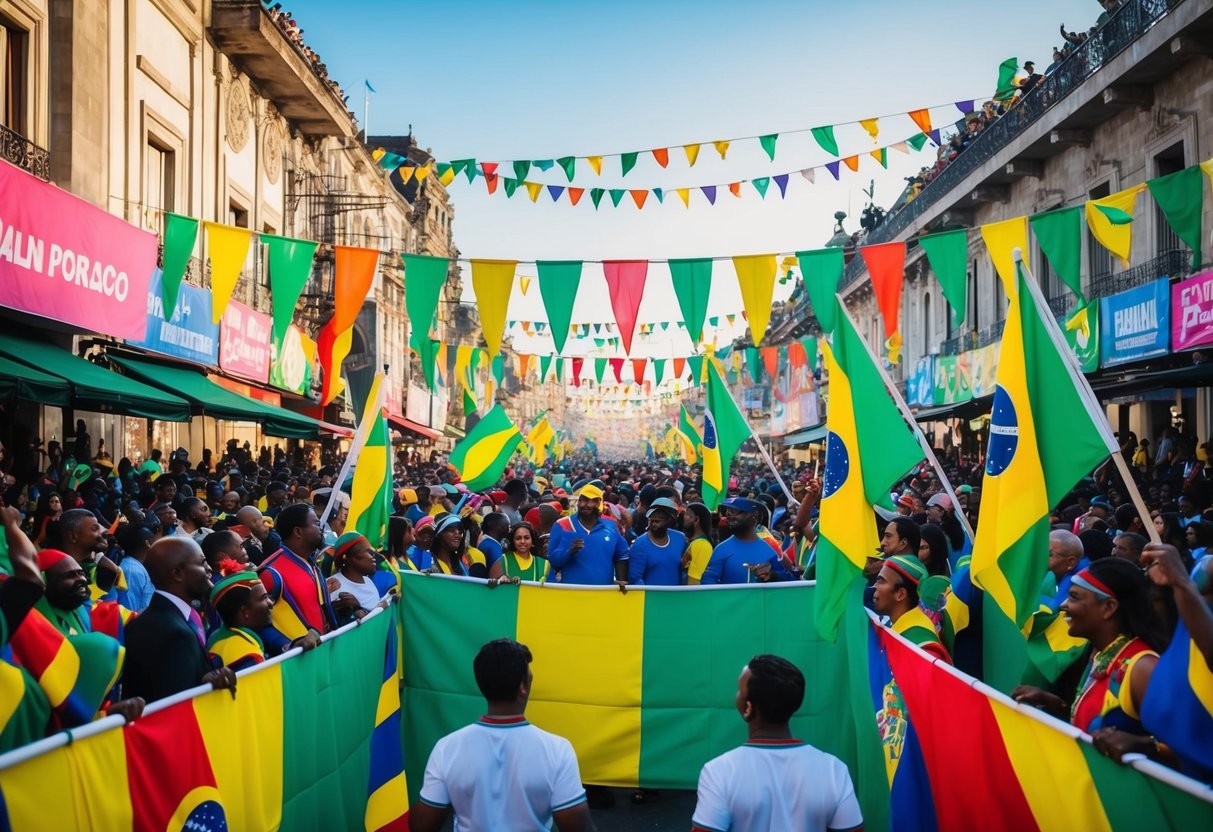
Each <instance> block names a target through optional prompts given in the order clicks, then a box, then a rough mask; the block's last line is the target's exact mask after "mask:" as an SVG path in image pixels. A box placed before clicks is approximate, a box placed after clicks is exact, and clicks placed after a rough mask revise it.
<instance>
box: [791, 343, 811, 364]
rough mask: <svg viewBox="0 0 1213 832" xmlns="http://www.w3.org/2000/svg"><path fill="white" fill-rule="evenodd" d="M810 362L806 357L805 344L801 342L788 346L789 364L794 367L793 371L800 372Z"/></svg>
mask: <svg viewBox="0 0 1213 832" xmlns="http://www.w3.org/2000/svg"><path fill="white" fill-rule="evenodd" d="M807 362H808V358H807V357H806V356H805V352H804V344H802V343H800V342H799V341H793V342H792V343H790V344H788V363H789V364H791V365H792V369H794V370H799V369H800V368H801V367H803V366H804V365H805V364H806V363H807Z"/></svg>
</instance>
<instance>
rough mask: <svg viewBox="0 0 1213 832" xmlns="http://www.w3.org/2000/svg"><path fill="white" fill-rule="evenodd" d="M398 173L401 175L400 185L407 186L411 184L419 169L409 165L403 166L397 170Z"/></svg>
mask: <svg viewBox="0 0 1213 832" xmlns="http://www.w3.org/2000/svg"><path fill="white" fill-rule="evenodd" d="M396 171H397V172H398V173H399V174H400V184H402V185H407V184H409V180H410V179H412V178H413V175H414V174H415V173H416V172H417V168H414V167H409V166H408V165H401V166H400V167H398V168H396Z"/></svg>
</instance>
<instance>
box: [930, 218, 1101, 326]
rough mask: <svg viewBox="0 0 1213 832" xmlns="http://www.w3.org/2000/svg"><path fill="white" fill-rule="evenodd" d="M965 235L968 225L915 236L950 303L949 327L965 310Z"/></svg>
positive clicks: (966, 277) (966, 242) (967, 233)
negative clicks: (950, 318) (950, 320)
mask: <svg viewBox="0 0 1213 832" xmlns="http://www.w3.org/2000/svg"><path fill="white" fill-rule="evenodd" d="M1077 210H1078V209H1077V208H1076V209H1075V211H1077ZM1076 218H1077V217H1076ZM1079 232H1080V233H1081V228H1080V229H1079ZM968 236H969V232H968V229H965V228H957V229H955V230H953V231H944V232H942V233H940V234H927V235H925V236H922V237H919V238H918V242H919V245H921V246H922V250H923V251H925V252H926V254H927V263H928V264H929V265H930V266H931V271H933V272H935V279H936V280H938V281H939V286H940V288H941V289H942V290H943V296H944V299H945V300H947V302H948V305H949V306H951V307H952V326H953V328H959V327H960V325H961V323H962V322H963V321H964V319H965V315H966V314H967V313H968V300H967V294H968V282H969V281H968V253H969V242H968Z"/></svg>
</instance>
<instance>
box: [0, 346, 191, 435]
mask: <svg viewBox="0 0 1213 832" xmlns="http://www.w3.org/2000/svg"><path fill="white" fill-rule="evenodd" d="M0 356H3V357H6V358H10V359H12V360H13V361H16V362H18V363H20V364H24V365H26V366H29V367H33V368H34V369H36V370H41V371H42V372H43V373H47V374H50V375H52V376H57V377H58V378H60V379H63V380H64V381H66V382H68V384H70V385H71V391H72V400H71V404H72V406H73V407H75V408H78V409H79V410H93V411H97V412H99V413H123V414H126V415H128V416H141V417H143V418H145V419H161V420H163V421H166V422H188V421H189V420H190V405H189V402H187V401H186V400H185V399H181V398H178V397H177V396H174V395H172V394H171V393H166V392H164V391H163V390H160V389H157V388H155V387H149V386H148V385H146V384H142V383H140V382H138V381H135V380H134V379H133V378H127V377H125V376H122V375H119V374H118V373H115V372H112V371H110V370H107V369H105V368H104V367H98V366H97V365H96V364H94V363H92V362H91V361H85V360H84V359H83V358H78V357H77V356H74V355H72V354H71V353H70V352H68V351H67V350H64V349H60V348H59V347H56V346H54V345H53V344H46V343H41V342H38V341H26V340H25V339H23V338H14V337H13V336H11V335H3V334H0Z"/></svg>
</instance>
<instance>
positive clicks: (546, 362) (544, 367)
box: [539, 355, 552, 383]
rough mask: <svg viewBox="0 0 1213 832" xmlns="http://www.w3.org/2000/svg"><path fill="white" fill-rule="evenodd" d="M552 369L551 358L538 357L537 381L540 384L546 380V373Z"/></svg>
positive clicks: (547, 356)
mask: <svg viewBox="0 0 1213 832" xmlns="http://www.w3.org/2000/svg"><path fill="white" fill-rule="evenodd" d="M551 369H552V356H550V355H541V356H539V381H540V383H542V382H545V381H547V380H548V371H549V370H551Z"/></svg>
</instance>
